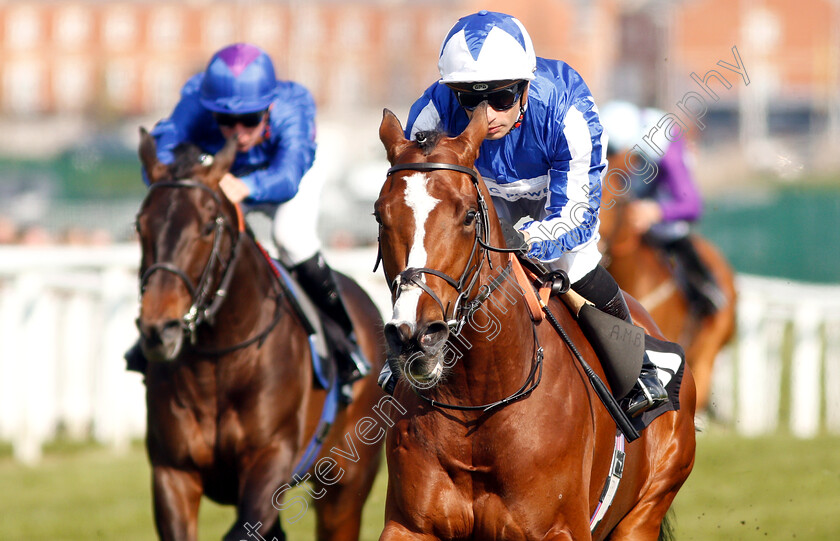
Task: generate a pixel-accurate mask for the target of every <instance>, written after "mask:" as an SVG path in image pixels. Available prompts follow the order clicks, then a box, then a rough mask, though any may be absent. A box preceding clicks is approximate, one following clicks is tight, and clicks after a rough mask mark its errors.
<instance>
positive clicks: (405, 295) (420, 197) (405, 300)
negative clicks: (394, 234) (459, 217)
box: [390, 173, 440, 332]
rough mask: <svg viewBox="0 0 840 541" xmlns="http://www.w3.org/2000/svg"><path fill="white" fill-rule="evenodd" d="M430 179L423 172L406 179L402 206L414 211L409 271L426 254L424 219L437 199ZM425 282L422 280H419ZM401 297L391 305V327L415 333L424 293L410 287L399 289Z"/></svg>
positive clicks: (421, 260) (405, 286)
mask: <svg viewBox="0 0 840 541" xmlns="http://www.w3.org/2000/svg"><path fill="white" fill-rule="evenodd" d="M428 182H429V178H428V177H427V176H426V175H424V174H423V173H415V174H413V175H411V176H410V177H406V179H405V184H406V188H405V204H406V205H407V206H408V208H410V209H411V210H413V211H414V238H413V239H412V242H411V246H410V247H409V249H408V268H418V267H425V266H426V260H427V258H428V254H426V246H425V245H424V242H425V240H426V219H427V218H428V217H429V215H430V214H431V213H432V210H434V208H435V206H436V205H437V204H438V203H440V199H435V198H434V197H432V196H431V195H430V194H429V191H428V190H427V188H426V186H427V184H428ZM421 279H422V280H425V277H422V278H421ZM398 287H399V288H400V294H399V297H398V298H397V301H396V302H395V303H394V315H393V316H392V318H391V321H390V323H392V324H394V325H401V324H406V325H408V326H409V327H410V328H411V331H412V332H414V331H415V330H416V328H417V304H418V302H419V301H420V295H422V294H423V290H422V289H420V288H419V287H417V286H412V285H410V284H407V285H402V284H400V285H399V286H398Z"/></svg>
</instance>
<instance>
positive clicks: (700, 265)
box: [664, 236, 727, 315]
mask: <svg viewBox="0 0 840 541" xmlns="http://www.w3.org/2000/svg"><path fill="white" fill-rule="evenodd" d="M664 248H665V250H666V251H667V252H668V253H669V254H671V255H673V256H674V257H675V258H676V259H677V260H678V261H679V263H680V265H681V266H682V268H683V269H685V276H686V282H687V283H688V288H689V292H688V294H689V296H690V297H691V298H692V300H693V301H694V303H695V305H696V306H697V307H698V309H699V311H700V313H701V314H702V315H710V314H714V313H715V312H717V311H718V310H720V309H722V308H723V307H725V306H726V304H727V300H726V295H724V293H723V291H721V289H720V287H719V286H718V284H717V281H716V280H715V277H714V276H713V275H712V272H711V271H710V270H709V267H707V266H706V264H705V263H704V262H703V260H702V259H700V255H699V254H698V253H697V249H696V248H695V246H694V243H693V242H692V241H691V238H690V237H688V236H686V237H680V238H678V239H676V240H672V241H670V242H668V243H667V244H665V245H664Z"/></svg>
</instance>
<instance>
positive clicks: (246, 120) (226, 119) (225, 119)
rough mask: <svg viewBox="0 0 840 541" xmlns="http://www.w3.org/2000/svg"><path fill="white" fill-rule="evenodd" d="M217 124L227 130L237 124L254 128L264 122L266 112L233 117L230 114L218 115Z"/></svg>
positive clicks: (216, 115)
mask: <svg viewBox="0 0 840 541" xmlns="http://www.w3.org/2000/svg"><path fill="white" fill-rule="evenodd" d="M214 116H215V117H216V123H217V124H218V125H219V126H225V127H227V128H234V127H236V125H237V124H242V125H243V126H245V127H246V128H253V127H255V126H257V125H258V124H259V123H260V122H262V119H263V117H264V116H265V111H257V112H256V113H243V114H239V115H232V114H230V113H216V114H215V115H214Z"/></svg>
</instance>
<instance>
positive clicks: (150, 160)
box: [138, 126, 168, 184]
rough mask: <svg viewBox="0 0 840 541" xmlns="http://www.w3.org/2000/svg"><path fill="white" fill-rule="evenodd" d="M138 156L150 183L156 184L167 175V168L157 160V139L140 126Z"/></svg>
mask: <svg viewBox="0 0 840 541" xmlns="http://www.w3.org/2000/svg"><path fill="white" fill-rule="evenodd" d="M138 154H139V155H140V163H141V164H143V169H145V170H146V176H147V177H148V179H149V183H151V184H154V183H155V182H157V181H159V180H160V179H162V178H164V177H165V176H166V175H167V173H168V169H167V167H166V166H165V165H164V164H162V163H160V161H158V158H157V145H156V144H155V138H154V137H152V136H151V134H149V132H148V131H146V128H144V127H143V126H140V149H139V151H138Z"/></svg>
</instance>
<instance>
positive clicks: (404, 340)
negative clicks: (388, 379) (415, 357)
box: [385, 323, 411, 354]
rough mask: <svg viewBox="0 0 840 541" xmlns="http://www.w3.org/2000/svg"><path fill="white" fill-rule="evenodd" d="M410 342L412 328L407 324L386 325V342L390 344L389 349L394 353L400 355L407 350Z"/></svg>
mask: <svg viewBox="0 0 840 541" xmlns="http://www.w3.org/2000/svg"><path fill="white" fill-rule="evenodd" d="M409 340H411V327H409V326H408V325H407V324H405V323H401V324H399V325H395V324H393V323H386V324H385V341H386V342H387V343H388V349H389V350H390V351H391V352H392V353H396V354H400V353H401V352H402V351H403V349H405V347H406V345H407V344H408V341H409Z"/></svg>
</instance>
